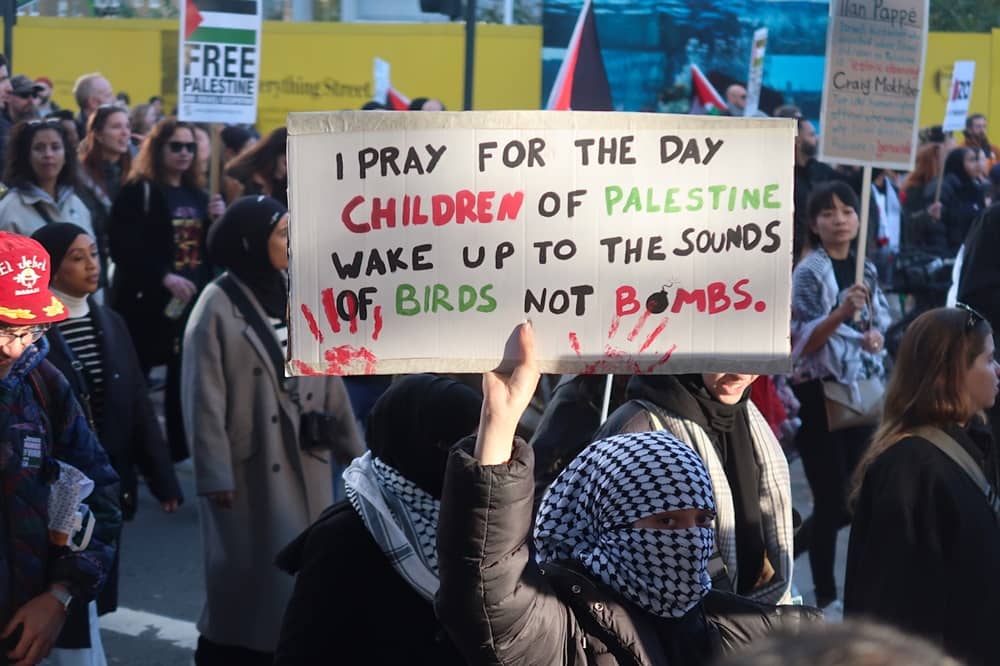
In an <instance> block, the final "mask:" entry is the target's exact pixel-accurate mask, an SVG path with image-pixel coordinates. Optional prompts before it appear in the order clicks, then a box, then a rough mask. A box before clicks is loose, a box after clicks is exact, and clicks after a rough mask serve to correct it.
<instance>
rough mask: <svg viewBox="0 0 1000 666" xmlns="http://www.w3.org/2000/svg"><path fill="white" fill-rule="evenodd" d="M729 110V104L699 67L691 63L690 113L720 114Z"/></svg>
mask: <svg viewBox="0 0 1000 666" xmlns="http://www.w3.org/2000/svg"><path fill="white" fill-rule="evenodd" d="M727 111H729V105H728V104H726V100H724V99H723V98H722V95H720V94H719V91H718V90H716V89H715V86H713V85H712V82H711V81H709V80H708V77H707V76H705V74H704V72H702V71H701V68H700V67H698V65H695V64H694V63H691V111H690V113H694V114H702V115H706V114H707V115H710V116H721V115H722V114H724V113H726V112H727Z"/></svg>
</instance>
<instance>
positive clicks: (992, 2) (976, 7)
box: [930, 0, 1000, 32]
mask: <svg viewBox="0 0 1000 666" xmlns="http://www.w3.org/2000/svg"><path fill="white" fill-rule="evenodd" d="M998 27H1000V0H931V14H930V28H931V30H932V31H934V32H990V31H991V30H993V28H998Z"/></svg>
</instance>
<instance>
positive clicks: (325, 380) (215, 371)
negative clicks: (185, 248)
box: [181, 278, 362, 652]
mask: <svg viewBox="0 0 1000 666" xmlns="http://www.w3.org/2000/svg"><path fill="white" fill-rule="evenodd" d="M234 279H235V278H234ZM237 283H238V284H239V286H240V287H241V288H243V291H244V292H245V293H246V294H247V296H248V298H249V299H250V301H251V303H252V304H253V305H254V307H256V308H257V310H258V314H260V316H261V317H263V318H264V321H265V322H267V321H268V319H267V317H266V315H265V314H264V311H263V309H261V308H260V306H259V304H258V302H257V300H256V299H255V298H254V296H253V294H252V293H251V292H250V290H249V289H248V288H246V287H245V285H243V284H242V283H239V281H238V280H237ZM182 381H183V384H182V385H181V386H182V388H181V402H182V408H183V412H184V426H185V428H186V430H187V437H188V443H189V445H190V447H191V452H192V456H193V458H194V469H195V480H196V487H197V492H198V495H199V504H198V508H199V513H200V516H201V534H202V550H203V556H204V564H205V583H206V588H207V597H206V601H205V606H204V609H203V611H202V615H201V619H200V620H199V621H198V630H199V632H201V634H202V635H204V636H205V637H206V638H207V639H209V640H212V641H215V642H218V643H222V644H226V645H234V646H242V647H246V648H250V649H252V650H259V651H264V652H272V651H274V649H275V647H276V646H277V641H278V632H279V630H280V628H281V620H282V615H283V613H284V610H285V606H286V604H287V603H288V600H289V598H290V597H291V593H292V587H293V583H294V579H293V578H292V577H291V576H289V575H288V574H286V573H284V572H282V571H279V570H278V569H277V568H276V567H275V566H274V558H275V556H276V555H277V554H278V551H279V550H281V549H282V548H284V547H285V546H286V545H287V544H288V543H289V542H290V541H292V540H293V539H294V538H295V537H297V536H298V535H299V534H300V533H301V532H302V531H303V530H305V529H306V528H307V527H308V526H309V525H310V524H311V523H312V522H313V521H314V520H315V519H316V518H317V517H318V516H319V514H320V512H322V511H323V510H324V509H325V508H326V507H327V506H329V505H330V504H331V502H332V482H331V472H330V455H331V454H330V452H329V451H322V452H319V453H312V452H309V453H307V452H303V451H301V449H300V447H299V444H298V442H299V438H298V434H299V417H300V408H299V407H298V406H297V405H296V404H295V402H293V400H292V398H291V397H290V395H289V394H290V393H294V392H296V391H297V393H298V396H299V402H300V404H301V406H302V410H301V411H325V412H328V413H331V414H335V415H336V416H337V417H338V420H339V422H340V424H341V428H340V433H341V435H340V437H339V439H338V441H335V442H331V446H332V447H333V450H334V451H338V452H347V453H348V454H349V455H350V456H353V455H359V454H360V453H361V452H362V444H361V439H360V436H359V434H358V430H357V427H356V425H355V422H354V416H353V414H352V413H351V406H350V401H349V400H348V397H347V392H346V390H345V388H344V383H343V382H342V381H341V380H340V378H339V377H293V378H288V379H286V380H285V385H286V387H287V390H282V387H281V386H280V385H279V379H278V377H277V376H276V374H275V371H274V366H273V364H272V362H271V360H270V357H269V356H268V354H267V350H266V348H265V347H264V345H263V344H262V343H261V341H260V339H259V338H258V337H257V335H256V333H255V332H254V331H253V329H252V328H251V326H250V324H249V323H248V322H247V320H246V319H244V318H243V316H242V315H241V314H240V311H239V310H238V309H237V308H236V306H235V305H233V303H232V302H231V301H230V300H229V297H228V296H227V295H226V293H225V292H224V291H223V290H222V289H221V288H219V287H218V286H216V285H215V284H214V283H213V284H210V285H208V287H206V288H205V290H204V291H203V292H202V294H201V296H200V297H199V298H198V301H197V303H196V304H195V306H194V310H193V312H192V313H191V318H190V320H189V322H188V326H187V329H186V331H185V334H184V352H183V361H182ZM338 457H340V455H339V454H338ZM225 490H232V491H235V495H236V496H235V502H234V505H233V507H232V508H231V509H226V508H222V507H220V506H218V505H216V504H214V503H213V502H211V501H209V500H208V499H207V498H206V497H204V495H205V494H206V493H213V492H218V491H225Z"/></svg>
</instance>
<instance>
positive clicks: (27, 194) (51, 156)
mask: <svg viewBox="0 0 1000 666" xmlns="http://www.w3.org/2000/svg"><path fill="white" fill-rule="evenodd" d="M3 182H4V183H5V184H6V185H7V187H9V188H10V190H9V191H7V192H6V193H5V194H4V195H3V197H2V198H0V230H3V231H11V232H13V233H16V234H21V235H22V236H30V235H31V234H32V233H34V232H35V231H36V230H38V229H40V228H42V227H44V226H45V225H46V224H50V223H52V222H71V223H73V224H76V225H79V226H81V227H83V228H84V229H86V230H87V233H93V227H92V225H91V222H90V211H89V210H87V207H86V206H85V205H84V204H83V202H82V201H80V198H79V197H78V196H76V184H77V162H76V153H75V152H74V151H73V150H71V149H70V148H69V138H68V137H67V135H66V130H65V129H64V128H63V126H62V123H61V122H60V121H59V120H58V119H57V118H50V119H47V120H29V121H24V122H20V123H18V124H16V125H14V127H12V128H11V131H10V138H9V141H8V144H7V164H6V165H5V168H4V175H3Z"/></svg>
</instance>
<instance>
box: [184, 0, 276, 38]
mask: <svg viewBox="0 0 1000 666" xmlns="http://www.w3.org/2000/svg"><path fill="white" fill-rule="evenodd" d="M259 28H260V16H259V15H258V13H257V0H186V3H185V6H184V41H186V42H209V43H213V44H239V45H246V46H255V45H256V44H257V31H258V29H259Z"/></svg>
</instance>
